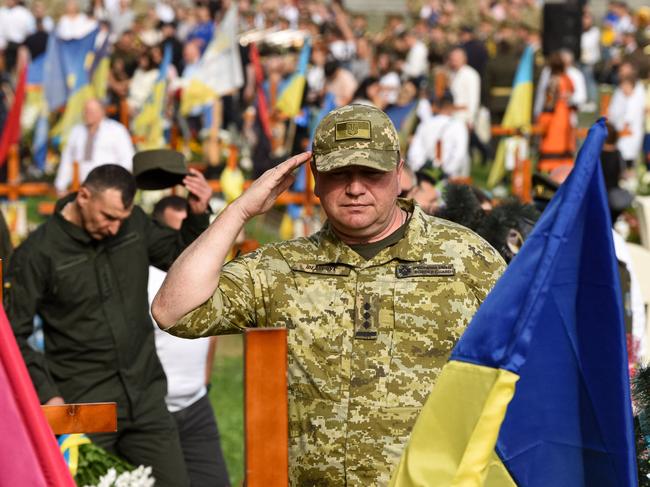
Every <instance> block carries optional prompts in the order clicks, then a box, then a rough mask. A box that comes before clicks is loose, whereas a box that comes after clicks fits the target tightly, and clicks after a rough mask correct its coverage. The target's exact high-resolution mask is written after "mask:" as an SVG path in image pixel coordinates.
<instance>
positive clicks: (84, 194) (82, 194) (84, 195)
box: [77, 186, 92, 206]
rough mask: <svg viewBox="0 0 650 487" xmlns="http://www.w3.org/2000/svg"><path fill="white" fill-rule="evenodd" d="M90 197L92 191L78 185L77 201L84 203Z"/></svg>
mask: <svg viewBox="0 0 650 487" xmlns="http://www.w3.org/2000/svg"><path fill="white" fill-rule="evenodd" d="M91 198H92V192H91V191H90V189H88V188H87V187H86V186H80V187H79V191H78V192H77V203H78V204H80V205H82V206H83V205H85V204H86V203H87V202H88V201H90V199H91Z"/></svg>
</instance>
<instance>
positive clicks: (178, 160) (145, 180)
mask: <svg viewBox="0 0 650 487" xmlns="http://www.w3.org/2000/svg"><path fill="white" fill-rule="evenodd" d="M187 174H188V172H187V162H186V161H185V156H184V155H183V154H181V153H180V152H177V151H174V150H169V149H153V150H146V151H140V152H137V153H136V154H135V155H134V156H133V175H134V176H135V183H136V185H137V187H138V188H139V189H145V190H155V189H165V188H172V187H174V186H176V185H178V184H182V183H183V178H184V177H185V176H186V175H187Z"/></svg>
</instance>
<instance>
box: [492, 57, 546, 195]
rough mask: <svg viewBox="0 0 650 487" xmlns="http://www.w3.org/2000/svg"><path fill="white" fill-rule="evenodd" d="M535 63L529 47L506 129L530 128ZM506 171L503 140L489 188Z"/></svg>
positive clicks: (517, 76)
mask: <svg viewBox="0 0 650 487" xmlns="http://www.w3.org/2000/svg"><path fill="white" fill-rule="evenodd" d="M533 61H534V53H533V48H532V47H531V46H527V47H526V50H525V51H524V53H523V54H522V55H521V59H520V60H519V65H518V66H517V72H516V73H515V79H514V81H513V83H512V94H511V95H510V100H508V106H507V107H506V113H505V115H504V116H503V120H502V121H501V126H503V127H505V128H513V129H521V130H527V129H529V128H530V125H531V118H532V112H533ZM505 171H506V169H505V141H504V140H501V141H499V145H498V146H497V152H496V155H495V156H494V163H493V164H492V169H491V170H490V175H489V177H488V182H487V185H488V187H490V188H493V187H494V186H496V185H497V184H498V183H499V182H500V181H501V180H502V179H503V176H504V175H505Z"/></svg>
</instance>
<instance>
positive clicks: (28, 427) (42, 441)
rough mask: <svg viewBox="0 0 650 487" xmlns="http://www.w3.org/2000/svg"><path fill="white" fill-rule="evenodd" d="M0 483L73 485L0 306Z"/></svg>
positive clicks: (62, 486)
mask: <svg viewBox="0 0 650 487" xmlns="http://www.w3.org/2000/svg"><path fill="white" fill-rule="evenodd" d="M0 411H2V418H1V419H0V485H29V486H38V487H40V486H51V487H75V482H74V480H72V477H71V476H70V471H69V470H68V467H67V465H66V464H65V461H64V460H63V455H61V452H60V451H59V446H58V444H57V442H56V438H55V437H54V434H53V433H52V430H51V429H50V425H49V424H48V423H47V420H46V419H45V415H44V414H43V412H42V411H41V406H40V404H39V402H38V397H37V396H36V391H35V390H34V386H33V385H32V381H31V379H30V377H29V373H28V372H27V367H26V366H25V362H24V361H23V357H22V355H21V353H20V350H19V349H18V344H17V343H16V339H15V337H14V334H13V331H12V329H11V325H10V324H9V321H8V320H7V315H6V314H5V311H4V308H3V307H2V306H0Z"/></svg>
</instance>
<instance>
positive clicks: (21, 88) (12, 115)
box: [0, 65, 27, 166]
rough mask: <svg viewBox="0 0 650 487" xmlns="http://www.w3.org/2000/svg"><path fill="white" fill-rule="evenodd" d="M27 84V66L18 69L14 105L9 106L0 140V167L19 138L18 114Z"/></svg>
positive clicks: (21, 107)
mask: <svg viewBox="0 0 650 487" xmlns="http://www.w3.org/2000/svg"><path fill="white" fill-rule="evenodd" d="M26 82H27V65H24V66H23V67H22V68H21V69H20V74H19V75H18V84H17V85H16V93H15V94H14V103H13V105H11V110H9V115H8V116H7V120H5V125H4V127H3V129H2V138H1V139H0V166H2V165H3V164H4V163H5V161H6V159H7V152H8V151H9V147H10V146H11V145H12V144H15V143H17V142H18V139H19V138H20V112H21V111H22V109H23V101H24V100H25V85H26Z"/></svg>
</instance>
